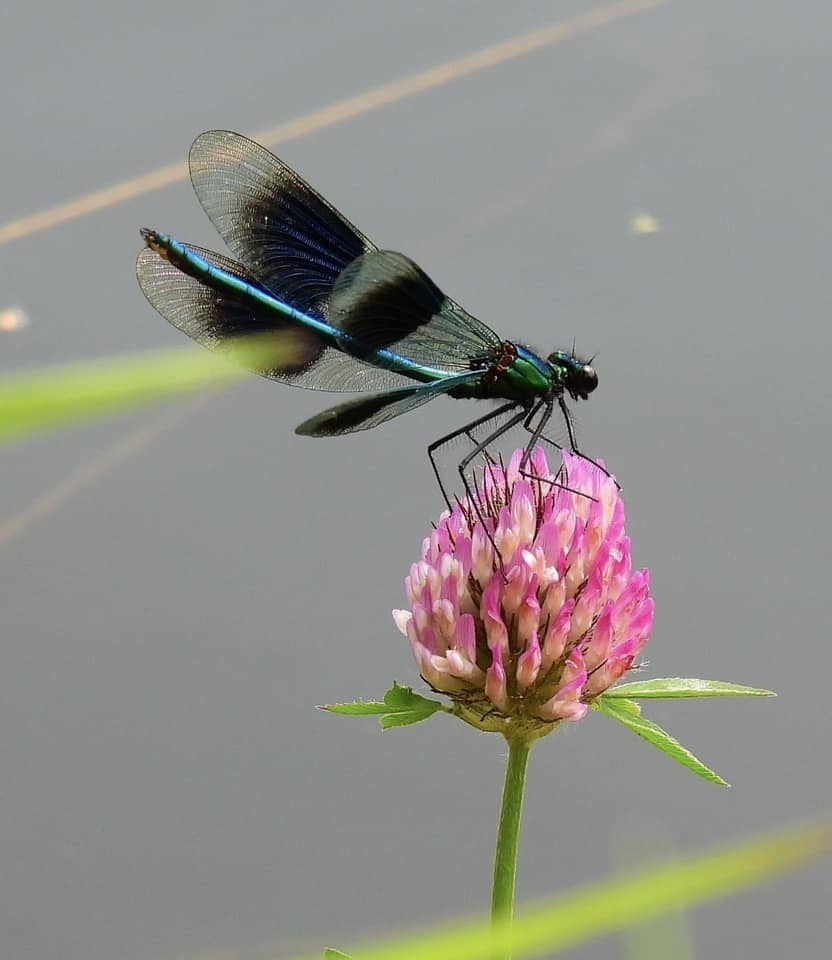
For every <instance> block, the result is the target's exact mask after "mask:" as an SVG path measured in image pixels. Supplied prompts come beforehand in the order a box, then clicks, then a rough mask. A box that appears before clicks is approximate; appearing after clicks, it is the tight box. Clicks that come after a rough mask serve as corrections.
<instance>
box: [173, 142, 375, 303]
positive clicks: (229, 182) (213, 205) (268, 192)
mask: <svg viewBox="0 0 832 960" xmlns="http://www.w3.org/2000/svg"><path fill="white" fill-rule="evenodd" d="M189 165H190V172H191V182H192V183H193V187H194V190H195V191H196V195H197V197H198V198H199V202H200V203H201V204H202V207H203V209H204V210H205V212H206V213H207V214H208V216H209V218H210V220H211V222H212V223H213V224H214V226H215V227H216V229H217V231H218V232H219V234H220V236H221V237H222V238H223V240H224V241H225V243H226V244H227V245H228V248H229V250H230V251H231V253H232V255H233V257H234V258H235V259H236V260H238V261H239V262H240V263H241V264H242V265H243V267H244V268H245V270H246V271H247V273H248V274H249V275H251V276H253V277H254V278H255V279H256V280H257V281H258V282H259V283H261V284H262V285H263V286H264V287H266V289H268V290H270V291H271V292H272V293H274V294H275V295H276V296H277V297H279V298H280V299H281V300H285V301H286V302H287V303H289V304H291V305H292V306H293V307H296V308H297V309H298V310H302V311H303V312H304V313H311V314H312V315H313V316H315V317H319V318H324V317H325V316H326V312H327V303H328V299H329V295H330V293H331V291H332V286H333V284H334V283H335V280H336V278H337V277H338V275H339V274H340V273H341V271H342V270H343V269H344V267H346V266H347V264H349V263H350V262H351V261H353V260H354V259H355V258H356V257H358V256H361V254H363V253H367V252H368V251H370V250H374V249H375V246H374V245H373V244H372V243H371V242H370V241H369V240H368V239H367V238H366V237H365V236H364V235H363V234H362V233H361V232H360V231H359V230H357V229H356V228H355V227H354V226H353V225H352V224H351V223H350V222H349V221H348V220H346V219H345V218H344V217H342V216H341V214H340V213H339V212H338V211H337V210H336V209H335V207H333V206H332V205H331V204H329V203H327V201H326V200H324V198H323V197H321V196H320V195H319V194H318V193H317V192H316V191H315V190H313V189H312V187H310V186H309V184H307V183H306V182H305V181H304V180H302V179H301V178H300V177H299V176H298V175H297V174H296V173H295V171H294V170H292V168H291V167H289V166H287V165H286V164H285V163H283V161H282V160H279V159H278V158H277V157H275V156H274V155H273V154H272V153H270V152H269V151H268V150H266V149H265V147H261V146H260V144H258V143H255V142H254V141H253V140H249V139H248V138H247V137H242V136H240V134H238V133H231V132H230V131H228V130H209V131H207V132H206V133H202V134H200V135H199V136H198V137H197V138H196V140H194V142H193V145H192V146H191V152H190V157H189Z"/></svg>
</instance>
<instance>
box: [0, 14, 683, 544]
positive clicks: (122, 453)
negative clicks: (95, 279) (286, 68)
mask: <svg viewBox="0 0 832 960" xmlns="http://www.w3.org/2000/svg"><path fill="white" fill-rule="evenodd" d="M664 2H665V0H622V2H619V3H612V4H608V5H606V6H603V7H598V8H596V9H595V10H593V11H590V12H589V13H586V14H582V15H580V16H577V17H574V18H572V19H570V20H564V21H562V22H559V23H554V24H551V25H549V26H548V27H543V28H541V29H540V30H535V31H532V32H531V33H527V34H524V35H522V36H520V37H516V38H514V39H512V40H507V41H505V42H504V43H498V44H494V45H492V46H490V47H486V48H485V49H483V50H480V51H477V52H475V53H472V54H468V55H467V56H464V57H460V58H458V59H456V60H451V61H448V62H446V63H444V64H440V65H439V66H436V67H432V68H431V69H429V70H426V71H423V72H422V73H418V74H413V75H411V76H409V77H405V78H403V79H400V80H396V81H393V82H392V83H388V84H384V85H382V86H380V87H377V88H375V89H374V90H368V91H365V92H364V93H361V94H359V95H357V96H355V97H350V98H348V99H346V100H341V101H338V102H337V103H334V104H332V105H331V106H329V107H324V108H323V109H321V110H316V111H314V112H313V113H310V114H307V115H306V116H304V117H298V118H296V119H295V120H291V121H289V122H287V123H283V124H280V125H278V126H276V127H271V128H270V129H268V130H263V131H260V132H259V133H257V134H255V139H256V140H258V141H259V142H261V143H265V144H267V145H269V146H275V145H277V144H280V143H284V142H286V141H287V140H292V139H296V138H299V137H302V136H305V135H306V134H309V133H313V132H315V131H317V130H321V129H323V128H324V127H328V126H331V125H334V124H336V123H340V122H342V121H344V120H348V119H350V118H351V117H356V116H360V115H361V114H364V113H368V112H370V111H371V110H375V109H377V108H379V107H382V106H385V105H388V104H391V103H394V102H396V101H398V100H402V99H404V98H406V97H409V96H414V95H415V94H417V93H421V92H424V91H426V90H431V89H433V88H435V87H438V86H441V85H443V84H446V83H450V82H452V81H453V80H457V79H461V78H462V77H465V76H468V75H469V74H472V73H476V72H477V71H479V70H484V69H487V68H488V67H491V66H496V65H498V64H500V63H504V62H506V61H509V60H512V59H515V58H517V57H520V56H523V55H524V54H528V53H532V52H533V51H535V50H539V49H541V48H542V47H546V46H550V45H553V44H555V43H558V42H560V41H563V40H566V39H569V38H570V37H574V36H577V35H579V34H581V33H587V32H589V31H590V30H594V29H597V28H599V27H602V26H605V25H607V24H610V23H613V22H615V21H616V20H620V19H622V18H624V17H627V16H633V15H634V14H637V13H641V12H644V11H646V10H650V9H653V8H654V7H658V6H660V5H662V4H663V3H664ZM186 177H187V165H186V164H170V165H168V166H166V167H161V168H159V169H158V170H155V171H152V172H151V173H148V174H145V175H143V176H141V177H136V178H134V179H132V180H125V181H122V182H121V183H119V184H115V185H113V186H111V187H106V188H104V189H102V190H97V191H94V192H93V193H89V194H86V195H85V196H83V197H79V198H78V199H76V200H72V201H69V202H67V203H63V204H60V205H58V206H55V207H51V208H49V209H47V210H43V211H41V212H40V213H35V214H31V215H30V216H28V217H22V218H20V219H19V220H13V221H10V222H8V223H6V224H4V225H2V226H0V244H2V243H7V242H9V241H10V240H14V239H17V238H19V237H23V236H27V235H29V234H32V233H36V232H37V231H39V230H46V229H48V228H49V227H52V226H57V225H59V224H61V223H65V222H66V221H68V220H73V219H75V218H77V217H81V216H84V215H86V214H89V213H94V212H95V211H97V210H102V209H105V208H106V207H111V206H114V205H116V204H118V203H122V202H125V201H127V200H131V199H133V198H135V197H137V196H141V195H142V194H145V193H149V192H151V191H152V190H156V189H160V188H162V187H165V186H168V185H169V184H171V183H175V182H176V181H178V180H182V179H185V178H186ZM209 396H210V395H209V394H204V395H202V396H200V397H197V398H193V399H192V400H190V401H189V402H187V403H186V404H185V405H181V406H179V407H177V408H176V410H175V411H169V410H168V411H165V412H164V413H163V414H162V415H161V416H159V417H157V418H156V419H154V420H153V421H151V423H149V424H145V425H143V426H141V427H139V428H138V429H136V430H134V431H132V432H131V433H129V434H128V435H127V436H125V437H121V438H119V439H118V440H117V441H116V442H115V443H114V444H112V446H110V447H108V448H107V449H105V450H104V451H102V452H101V453H100V454H98V455H97V456H95V457H93V458H92V459H90V460H89V461H87V462H85V463H82V464H80V465H79V466H78V467H76V468H75V469H74V470H73V471H71V472H70V473H69V475H68V476H66V477H65V478H64V479H63V480H62V481H61V482H60V483H58V484H56V486H54V487H53V488H52V489H51V490H49V491H47V492H46V493H44V494H42V495H41V496H39V497H37V498H36V499H35V500H33V501H32V502H31V503H30V504H29V505H28V506H26V507H24V508H23V509H22V510H21V511H19V512H18V513H16V514H14V515H13V516H11V517H9V518H8V519H7V520H5V521H3V522H2V523H0V546H5V545H6V544H8V543H9V542H10V541H11V540H14V539H15V538H16V537H18V536H19V535H20V534H22V533H23V532H24V531H25V530H26V529H27V528H28V527H29V526H30V525H31V524H32V523H35V522H37V521H39V520H43V519H45V518H46V517H47V516H49V515H50V514H52V513H54V512H55V511H56V510H58V509H59V508H60V507H62V506H63V505H64V504H65V503H66V502H67V501H68V500H70V499H71V498H72V497H73V496H75V495H76V494H77V493H79V492H80V491H81V490H83V489H85V488H86V487H88V486H89V485H90V484H92V483H95V482H96V481H97V480H98V479H100V478H101V477H102V476H103V475H104V474H106V473H108V472H109V471H110V470H112V469H114V468H115V467H117V466H119V465H120V464H122V463H124V462H125V461H127V460H129V459H130V458H131V457H133V456H134V455H136V454H137V453H139V452H140V451H141V450H143V449H144V448H145V447H147V446H148V445H149V444H150V443H151V442H152V441H153V440H154V439H155V438H156V437H158V436H160V435H161V434H162V433H164V432H166V431H167V430H170V429H173V428H174V427H176V426H178V425H179V424H180V423H182V421H183V420H185V419H186V418H187V417H189V416H190V415H191V414H192V413H194V412H196V411H197V410H199V409H200V408H201V407H202V406H203V405H204V404H205V402H207V399H208V397H209Z"/></svg>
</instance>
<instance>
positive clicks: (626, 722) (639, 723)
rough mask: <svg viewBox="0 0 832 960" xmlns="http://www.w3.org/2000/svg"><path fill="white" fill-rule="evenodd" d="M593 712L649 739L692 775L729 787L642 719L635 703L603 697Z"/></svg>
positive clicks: (673, 741)
mask: <svg viewBox="0 0 832 960" xmlns="http://www.w3.org/2000/svg"><path fill="white" fill-rule="evenodd" d="M592 707H593V709H594V710H597V711H598V712H599V713H603V714H604V715H605V716H607V717H611V718H612V719H613V720H617V721H618V722H619V723H620V724H621V725H622V726H625V727H627V728H628V729H630V730H632V731H633V733H635V734H636V735H637V736H639V737H641V738H642V740H646V741H647V742H648V743H651V744H652V745H653V746H654V747H657V748H658V749H659V750H661V751H662V753H666V754H667V755H668V756H669V757H670V758H671V759H672V760H675V761H676V762H677V763H680V764H681V765H682V766H683V767H687V769H688V770H690V771H691V773H695V774H696V775H697V776H698V777H701V778H702V779H703V780H707V781H708V783H716V784H718V785H719V786H721V787H727V786H728V784H727V783H726V782H725V780H723V779H722V777H720V776H719V774H717V773H714V771H713V770H711V769H710V768H709V767H706V766H705V764H704V763H702V761H701V760H697V758H696V757H695V756H694V755H693V754H692V753H691V752H690V751H689V750H686V749H685V748H684V747H683V746H682V744H681V743H679V741H678V740H675V739H674V738H673V737H671V736H670V734H669V733H667V732H666V731H664V730H662V728H661V727H660V726H659V725H658V724H657V723H653V721H652V720H648V719H647V718H646V717H643V716H641V707H639V705H638V704H637V703H635V702H634V701H632V700H624V699H621V698H616V697H610V696H609V695H608V694H603V695H602V696H600V697H598V699H597V700H595V701H594V702H593V704H592Z"/></svg>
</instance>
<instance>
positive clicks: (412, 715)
mask: <svg viewBox="0 0 832 960" xmlns="http://www.w3.org/2000/svg"><path fill="white" fill-rule="evenodd" d="M321 710H327V711H329V713H339V714H341V715H342V716H345V717H371V716H381V721H380V723H381V728H382V730H389V729H390V728H391V727H406V726H409V725H410V724H411V723H420V722H421V721H422V720H427V718H428V717H431V716H433V714H434V713H437V712H438V711H440V710H443V711H445V712H447V711H448V708H447V707H446V706H445V704H443V703H440V702H439V701H438V700H429V699H428V698H427V697H423V696H421V695H420V694H418V693H415V692H414V691H413V690H411V689H410V687H401V686H399V684H398V683H394V684H393V686H392V687H391V688H390V689H389V690H388V691H387V693H385V694H384V701H383V702H380V701H378V700H354V701H352V702H351V703H328V704H324V705H323V706H322V707H321Z"/></svg>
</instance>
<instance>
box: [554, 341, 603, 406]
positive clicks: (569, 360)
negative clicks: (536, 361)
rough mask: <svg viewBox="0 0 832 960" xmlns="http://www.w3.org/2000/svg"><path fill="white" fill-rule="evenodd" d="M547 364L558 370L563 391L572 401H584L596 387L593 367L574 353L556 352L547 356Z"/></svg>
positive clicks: (596, 382)
mask: <svg viewBox="0 0 832 960" xmlns="http://www.w3.org/2000/svg"><path fill="white" fill-rule="evenodd" d="M547 359H548V361H549V363H551V364H552V366H553V367H556V368H557V369H558V370H560V372H561V375H562V380H561V383H562V385H563V389H564V390H565V391H566V392H567V393H568V394H569V396H570V397H572V399H573V400H586V399H587V397H589V395H590V394H591V393H592V391H593V390H594V389H595V388H596V387H597V386H598V374H597V373H596V372H595V367H593V366H592V364H591V363H589V362H587V361H586V360H583V359H581V357H576V356H575V354H574V353H565V352H564V351H562V350H556V351H555V352H554V353H550V354H549V356H548V358H547Z"/></svg>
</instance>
